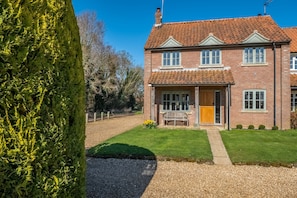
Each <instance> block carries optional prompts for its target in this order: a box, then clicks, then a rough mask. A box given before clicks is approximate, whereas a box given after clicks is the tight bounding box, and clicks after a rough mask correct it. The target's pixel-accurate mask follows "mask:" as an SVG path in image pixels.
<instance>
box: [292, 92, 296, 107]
mask: <svg viewBox="0 0 297 198" xmlns="http://www.w3.org/2000/svg"><path fill="white" fill-rule="evenodd" d="M296 109H297V91H292V93H291V111H296Z"/></svg>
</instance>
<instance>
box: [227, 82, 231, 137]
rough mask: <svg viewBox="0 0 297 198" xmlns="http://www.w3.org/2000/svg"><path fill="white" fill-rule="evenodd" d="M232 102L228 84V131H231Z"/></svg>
mask: <svg viewBox="0 0 297 198" xmlns="http://www.w3.org/2000/svg"><path fill="white" fill-rule="evenodd" d="M230 100H231V93H230V84H228V115H227V116H228V131H230Z"/></svg>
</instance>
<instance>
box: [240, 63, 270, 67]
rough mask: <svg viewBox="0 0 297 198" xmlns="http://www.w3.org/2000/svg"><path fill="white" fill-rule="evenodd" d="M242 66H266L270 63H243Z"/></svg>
mask: <svg viewBox="0 0 297 198" xmlns="http://www.w3.org/2000/svg"><path fill="white" fill-rule="evenodd" d="M241 66H242V67H266V66H268V63H242V64H241Z"/></svg>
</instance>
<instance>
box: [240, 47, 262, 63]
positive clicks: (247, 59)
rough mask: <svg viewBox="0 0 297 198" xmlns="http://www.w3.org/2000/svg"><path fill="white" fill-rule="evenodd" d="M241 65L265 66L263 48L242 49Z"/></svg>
mask: <svg viewBox="0 0 297 198" xmlns="http://www.w3.org/2000/svg"><path fill="white" fill-rule="evenodd" d="M242 58H243V64H244V65H257V64H266V49H265V48H264V47H247V48H244V49H243V57H242Z"/></svg>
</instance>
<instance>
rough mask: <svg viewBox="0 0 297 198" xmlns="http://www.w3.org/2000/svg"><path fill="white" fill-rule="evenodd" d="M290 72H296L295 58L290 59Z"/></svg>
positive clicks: (296, 60)
mask: <svg viewBox="0 0 297 198" xmlns="http://www.w3.org/2000/svg"><path fill="white" fill-rule="evenodd" d="M290 70H297V57H294V56H292V57H291V58H290Z"/></svg>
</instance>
